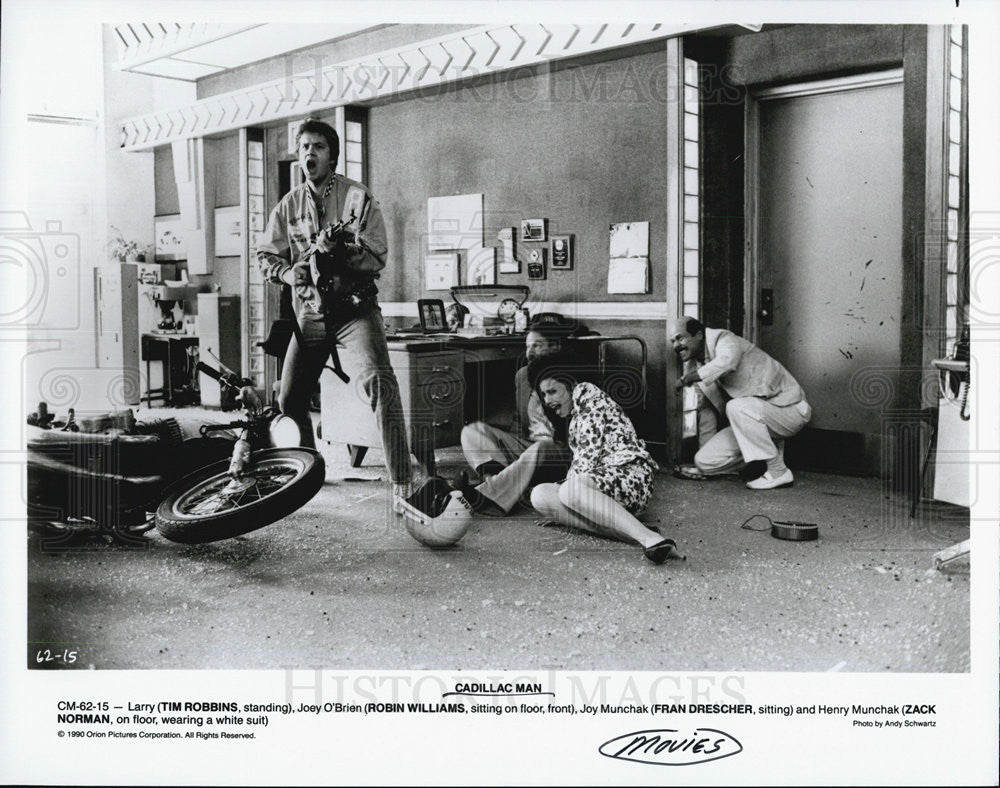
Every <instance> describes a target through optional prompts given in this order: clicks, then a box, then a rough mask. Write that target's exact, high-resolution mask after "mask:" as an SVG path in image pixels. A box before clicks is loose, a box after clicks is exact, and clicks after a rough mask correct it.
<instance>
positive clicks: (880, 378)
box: [756, 82, 903, 473]
mask: <svg viewBox="0 0 1000 788" xmlns="http://www.w3.org/2000/svg"><path fill="white" fill-rule="evenodd" d="M902 95H903V91H902V85H901V84H899V83H898V82H896V83H893V84H883V85H878V86H874V87H855V88H851V89H838V90H836V91H834V92H824V93H818V94H809V93H806V94H805V95H794V96H793V97H781V96H780V95H775V96H772V97H767V96H764V97H759V98H758V99H757V100H758V101H759V104H758V108H757V109H758V112H759V114H758V118H759V121H758V123H759V125H758V145H759V147H758V158H757V173H758V175H757V181H758V183H757V195H756V197H757V199H756V209H757V217H758V220H757V222H758V223H757V232H758V244H757V252H758V259H757V261H756V263H757V264H756V272H757V277H758V280H757V283H756V286H757V287H758V288H759V296H758V297H759V298H760V305H761V307H763V308H764V309H762V310H758V312H757V315H758V317H757V319H758V326H757V328H758V331H759V333H758V337H759V340H760V345H761V347H762V348H763V349H764V350H766V351H767V352H768V353H769V354H771V355H772V356H774V357H775V358H777V359H778V360H779V361H781V362H782V363H783V364H784V365H785V366H786V367H787V368H788V369H789V371H791V373H792V374H793V375H794V376H795V378H796V379H797V380H798V381H799V383H800V384H801V385H802V387H803V388H804V389H805V391H806V395H807V398H808V400H809V402H810V404H811V405H812V406H813V418H812V422H811V424H810V427H811V429H810V430H809V431H808V432H806V433H804V434H803V439H808V440H810V441H811V442H812V444H813V445H811V446H810V447H809V448H808V453H809V455H810V458H811V460H812V463H811V464H814V465H817V464H818V465H821V466H822V465H824V464H825V461H826V460H829V461H830V462H829V467H831V468H837V469H841V470H852V469H854V470H859V471H867V472H873V473H874V472H878V470H879V467H880V448H881V445H880V444H881V441H880V435H881V430H882V412H883V410H884V408H885V407H886V406H888V405H890V404H891V402H892V398H893V396H894V394H895V391H896V387H897V386H898V382H899V340H900V312H901V289H902V253H901V252H902V250H901V242H902V240H901V239H902V118H903V102H902ZM769 302H770V303H769ZM767 307H770V309H767ZM765 310H766V311H767V312H768V313H769V314H767V315H764V314H763V312H764V311H765Z"/></svg>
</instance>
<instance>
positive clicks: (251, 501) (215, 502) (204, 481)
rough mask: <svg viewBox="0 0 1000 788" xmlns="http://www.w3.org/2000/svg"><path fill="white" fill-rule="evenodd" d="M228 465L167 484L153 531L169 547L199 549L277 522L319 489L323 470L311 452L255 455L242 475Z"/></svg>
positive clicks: (209, 467) (213, 466) (278, 451)
mask: <svg viewBox="0 0 1000 788" xmlns="http://www.w3.org/2000/svg"><path fill="white" fill-rule="evenodd" d="M228 471H229V460H228V459H226V460H221V461H220V462H216V463H212V464H211V465H206V466H205V467H204V468H201V469H199V470H197V471H195V472H194V473H191V474H189V475H187V476H185V477H184V478H183V479H180V480H178V481H177V482H175V483H174V484H172V485H171V486H170V487H169V488H168V489H167V490H166V492H165V493H164V497H163V500H162V501H161V502H160V505H159V507H158V508H157V510H156V530H157V531H159V532H160V533H161V534H163V536H165V537H166V538H167V539H170V540H171V541H173V542H182V543H184V544H202V543H204V542H214V541H217V540H219V539H229V538H230V537H233V536H239V535H241V534H245V533H248V532H250V531H254V530H256V529H258V528H263V527H264V526H265V525H270V524H271V523H273V522H275V521H276V520H280V519H281V518H282V517H285V516H287V515H289V514H291V513H292V512H294V511H295V510H296V509H298V508H299V507H300V506H302V505H303V504H305V503H306V502H307V501H309V500H310V499H311V498H312V497H313V496H314V495H315V494H316V493H317V492H319V488H320V487H322V486H323V479H324V477H325V475H326V465H325V463H324V462H323V457H322V455H320V454H319V453H318V452H315V451H312V450H311V449H302V448H296V449H266V450H264V451H256V452H254V453H253V456H252V458H251V464H250V465H249V466H248V467H247V469H246V472H245V473H244V476H243V477H242V478H240V479H233V478H232V477H231V476H230V475H229V472H228Z"/></svg>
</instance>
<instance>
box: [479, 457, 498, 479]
mask: <svg viewBox="0 0 1000 788" xmlns="http://www.w3.org/2000/svg"><path fill="white" fill-rule="evenodd" d="M503 469H504V466H503V465H502V464H501V463H499V462H497V461H496V460H487V461H486V462H484V463H483V464H482V465H480V466H478V467H477V468H476V473H477V474H479V478H480V479H482V480H483V481H486V477H487V476H496V475H497V474H498V473H500V471H502V470H503Z"/></svg>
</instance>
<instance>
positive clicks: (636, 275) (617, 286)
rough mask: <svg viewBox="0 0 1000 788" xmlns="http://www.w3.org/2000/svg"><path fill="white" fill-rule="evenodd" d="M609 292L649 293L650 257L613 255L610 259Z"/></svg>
mask: <svg viewBox="0 0 1000 788" xmlns="http://www.w3.org/2000/svg"><path fill="white" fill-rule="evenodd" d="M608 292H609V293H648V292H649V258H648V257H612V258H611V259H610V260H608Z"/></svg>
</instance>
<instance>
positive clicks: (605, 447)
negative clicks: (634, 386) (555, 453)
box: [567, 383, 658, 473]
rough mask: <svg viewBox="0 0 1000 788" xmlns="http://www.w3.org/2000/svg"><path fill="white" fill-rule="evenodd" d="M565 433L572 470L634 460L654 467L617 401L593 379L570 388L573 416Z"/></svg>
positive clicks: (593, 468)
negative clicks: (591, 381)
mask: <svg viewBox="0 0 1000 788" xmlns="http://www.w3.org/2000/svg"><path fill="white" fill-rule="evenodd" d="M567 435H568V440H569V448H570V451H572V452H573V463H572V465H571V466H570V470H571V472H573V473H592V472H594V471H596V470H598V469H600V468H602V467H608V466H621V465H627V464H629V463H631V462H634V461H636V460H639V461H641V462H643V463H646V464H648V465H649V466H650V468H652V469H653V470H656V468H657V467H658V466H657V464H656V462H655V461H654V460H653V458H652V457H650V456H649V452H648V451H646V443H645V442H644V441H642V440H640V438H639V436H638V435H636V432H635V427H634V426H633V425H632V422H631V421H630V420H629V418H628V416H626V415H625V411H623V410H622V408H621V405H619V404H618V403H617V402H615V401H614V400H613V399H612V398H611V397H610V396H608V395H607V394H606V393H605V392H603V391H602V390H601V389H600V388H598V387H597V386H595V385H594V384H593V383H578V384H577V385H576V386H575V387H574V388H573V417H572V419H571V420H570V423H569V429H568V433H567Z"/></svg>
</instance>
